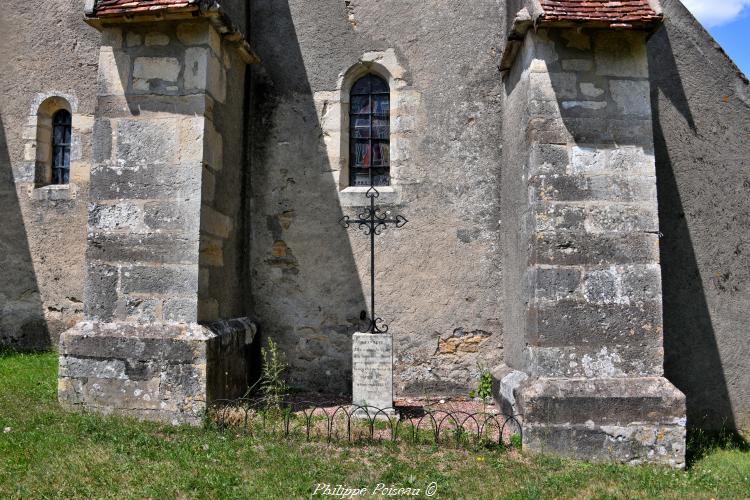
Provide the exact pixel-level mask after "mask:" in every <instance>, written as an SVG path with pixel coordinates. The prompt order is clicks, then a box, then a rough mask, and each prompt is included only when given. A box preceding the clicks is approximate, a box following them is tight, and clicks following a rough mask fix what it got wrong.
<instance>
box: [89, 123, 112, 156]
mask: <svg viewBox="0 0 750 500" xmlns="http://www.w3.org/2000/svg"><path fill="white" fill-rule="evenodd" d="M91 147H92V154H93V158H92V160H93V161H94V162H96V163H100V162H104V161H109V160H111V159H112V122H111V121H110V120H108V119H106V118H97V119H96V121H95V122H94V129H93V137H92V144H91Z"/></svg>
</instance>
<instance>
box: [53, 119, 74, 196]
mask: <svg viewBox="0 0 750 500" xmlns="http://www.w3.org/2000/svg"><path fill="white" fill-rule="evenodd" d="M71 124H72V117H71V115H70V112H69V111H67V110H64V109H61V110H60V111H58V112H57V113H55V114H54V116H53V117H52V184H67V183H68V180H69V178H70V143H71Z"/></svg>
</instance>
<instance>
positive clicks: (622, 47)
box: [594, 30, 648, 78]
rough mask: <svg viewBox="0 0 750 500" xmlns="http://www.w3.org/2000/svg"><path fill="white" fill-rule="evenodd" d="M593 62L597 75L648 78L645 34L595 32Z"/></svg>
mask: <svg viewBox="0 0 750 500" xmlns="http://www.w3.org/2000/svg"><path fill="white" fill-rule="evenodd" d="M594 60H595V61H596V73H597V74H598V75H602V76H621V77H629V78H648V58H647V55H646V33H645V32H643V31H613V30H601V31H598V32H596V34H595V35H594Z"/></svg>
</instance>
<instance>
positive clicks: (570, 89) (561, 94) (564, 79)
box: [549, 73, 578, 100]
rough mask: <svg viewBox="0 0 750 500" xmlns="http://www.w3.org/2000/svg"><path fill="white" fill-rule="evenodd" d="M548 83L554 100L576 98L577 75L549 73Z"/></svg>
mask: <svg viewBox="0 0 750 500" xmlns="http://www.w3.org/2000/svg"><path fill="white" fill-rule="evenodd" d="M549 76H550V82H551V83H552V88H553V90H554V92H555V98H556V99H558V100H561V99H575V98H577V97H578V75H577V74H575V73H550V74H549Z"/></svg>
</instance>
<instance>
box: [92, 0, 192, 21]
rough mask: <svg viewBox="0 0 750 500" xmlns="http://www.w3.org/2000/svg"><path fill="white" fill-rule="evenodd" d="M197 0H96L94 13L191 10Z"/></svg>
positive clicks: (106, 14) (122, 13) (97, 14)
mask: <svg viewBox="0 0 750 500" xmlns="http://www.w3.org/2000/svg"><path fill="white" fill-rule="evenodd" d="M197 3H198V2H197V0H97V2H96V7H95V9H94V15H95V16H97V17H106V16H118V15H124V14H143V13H147V12H152V11H156V10H163V9H169V10H193V9H197V8H198V7H197V5H196V4H197Z"/></svg>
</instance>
